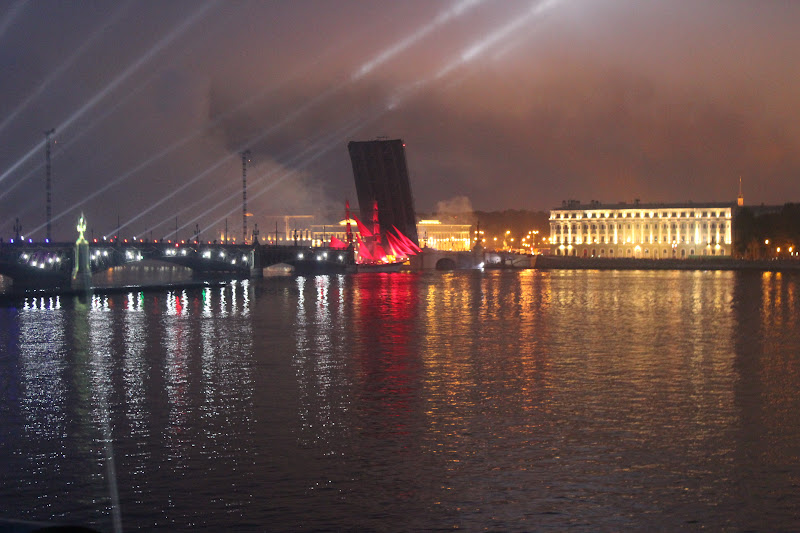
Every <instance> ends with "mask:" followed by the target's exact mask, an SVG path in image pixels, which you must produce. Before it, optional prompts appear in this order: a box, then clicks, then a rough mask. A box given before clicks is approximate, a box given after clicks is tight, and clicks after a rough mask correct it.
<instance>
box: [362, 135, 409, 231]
mask: <svg viewBox="0 0 800 533" xmlns="http://www.w3.org/2000/svg"><path fill="white" fill-rule="evenodd" d="M404 147H405V144H403V141H401V140H399V139H395V140H378V141H361V142H355V141H354V142H351V143H349V144H348V145H347V149H348V151H349V152H350V161H351V163H352V165H353V177H354V178H355V183H356V193H357V194H358V206H359V212H360V216H361V220H362V222H364V223H365V224H367V225H368V226H369V227H371V221H372V213H373V206H374V204H375V202H376V201H377V202H378V220H379V222H380V226H381V230H382V231H383V232H388V231H390V230H391V229H392V226H395V227H397V229H398V230H400V232H401V233H403V234H404V235H405V236H406V237H408V238H409V239H411V240H412V241H414V243H415V244H419V238H418V236H417V228H416V213H415V210H414V198H413V197H412V195H411V183H410V182H409V179H408V167H407V165H406V155H405V148H404Z"/></svg>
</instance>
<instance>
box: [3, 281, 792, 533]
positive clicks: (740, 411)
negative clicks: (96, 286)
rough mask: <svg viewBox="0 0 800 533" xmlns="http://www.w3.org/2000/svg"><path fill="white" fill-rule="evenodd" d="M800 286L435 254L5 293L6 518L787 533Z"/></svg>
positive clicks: (150, 524) (132, 523)
mask: <svg viewBox="0 0 800 533" xmlns="http://www.w3.org/2000/svg"><path fill="white" fill-rule="evenodd" d="M798 283H800V280H798V277H797V276H789V275H786V274H782V275H778V274H760V273H733V272H635V271H629V272H622V271H620V272H601V271H594V272H592V271H572V272H569V271H553V272H539V271H534V270H530V271H524V272H515V271H487V272H449V273H440V272H435V273H417V274H408V273H401V274H364V275H362V274H358V275H341V276H307V277H306V276H297V277H285V278H270V279H268V280H261V281H258V282H238V283H236V284H230V285H226V286H220V287H206V288H198V289H186V290H163V291H147V292H138V291H131V292H128V293H122V294H95V295H94V296H93V297H91V298H90V299H89V300H87V301H86V303H81V301H80V300H77V299H73V298H67V299H64V298H63V297H62V298H54V299H52V300H51V299H49V298H44V299H43V298H41V297H36V298H28V299H27V300H20V301H19V303H18V305H17V306H16V307H13V308H10V307H9V308H3V309H0V347H2V348H3V353H2V357H0V384H2V390H3V399H2V402H3V403H2V409H0V416H2V420H0V422H2V427H3V428H4V430H5V428H8V429H7V430H6V432H5V434H3V436H2V439H3V440H2V441H0V464H3V465H4V468H3V469H0V515H3V516H13V517H20V518H29V519H35V520H42V519H44V520H49V519H52V518H53V517H57V518H62V519H69V520H68V521H77V522H81V523H88V524H90V525H91V524H94V525H96V526H97V527H98V528H100V529H103V530H107V529H110V527H111V526H110V525H111V524H113V521H114V520H113V518H114V517H113V509H114V508H119V509H121V510H122V515H121V518H122V520H121V522H122V524H123V525H125V526H126V527H129V528H131V529H137V528H138V529H172V528H176V529H184V530H189V529H192V528H202V529H224V528H235V529H237V530H239V529H249V530H256V531H257V530H263V529H270V528H272V529H276V530H297V529H304V530H315V529H354V530H385V529H392V528H394V527H396V525H397V524H403V527H405V528H408V529H437V528H444V527H447V528H453V527H460V528H463V529H468V530H473V529H474V530H477V529H487V528H488V529H496V530H504V531H505V530H537V529H548V528H550V529H556V530H559V529H566V528H567V527H575V528H577V529H590V530H594V529H599V530H622V529H634V530H641V529H647V528H648V527H651V526H652V525H653V523H654V521H657V524H658V527H662V528H663V529H667V530H684V529H687V526H688V527H689V528H694V527H697V528H701V527H702V528H706V529H726V528H731V529H758V530H790V529H792V527H793V526H794V524H796V523H797V522H796V519H797V516H796V509H797V508H798V506H800V500H798V495H797V492H796V490H795V489H796V486H797V484H798V481H800V470H799V469H800V466H798V465H800V461H798V459H799V458H798V456H797V452H796V451H795V449H796V442H797V441H798V439H800V414H798V413H800V396H798V395H797V391H798V389H800V361H798V358H799V357H800V356H799V355H798V354H800V301H799V300H800V293H799V292H798ZM109 444H110V446H108V445H109ZM114 473H116V475H117V478H118V483H117V485H118V487H119V501H120V504H119V506H116V505H115V504H114V493H113V490H112V487H113V481H112V477H113V475H114ZM19 509H24V511H22V512H21V513H20V511H19ZM653 517H658V518H657V519H656V518H653ZM73 519H74V520H73Z"/></svg>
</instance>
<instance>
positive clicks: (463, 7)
mask: <svg viewBox="0 0 800 533" xmlns="http://www.w3.org/2000/svg"><path fill="white" fill-rule="evenodd" d="M481 2H483V0H461V1H460V2H456V3H455V4H454V5H453V6H451V7H450V8H449V9H447V10H445V11H442V12H441V13H439V14H438V15H437V16H436V18H434V19H433V20H432V21H431V22H429V23H428V24H425V25H424V26H422V27H421V28H419V29H418V30H417V31H415V32H414V33H412V34H411V35H409V36H408V37H406V38H404V39H402V40H400V41H399V42H397V43H395V44H393V45H392V46H390V47H389V48H387V49H386V50H384V51H383V52H381V53H380V54H378V55H377V56H375V57H374V58H372V59H370V60H369V61H367V62H366V63H364V64H363V65H361V67H360V68H359V69H358V70H357V71H356V72H355V73H354V74H353V76H352V77H353V79H358V78H361V77H363V76H365V75H367V74H368V73H369V72H371V71H372V70H374V69H375V68H376V67H378V66H380V65H382V64H383V63H386V62H387V61H389V60H390V59H391V58H393V57H394V56H396V55H397V54H399V53H401V52H403V51H405V50H406V49H407V48H409V47H411V46H412V45H414V44H415V43H417V42H418V41H420V40H422V39H424V38H425V37H427V36H428V35H430V34H431V33H433V31H434V30H436V29H438V28H439V27H441V26H443V25H444V24H446V23H448V22H450V21H451V20H452V19H454V18H456V17H458V16H460V15H462V14H464V13H465V12H466V11H468V10H470V9H472V8H473V7H475V6H476V5H478V4H480V3H481Z"/></svg>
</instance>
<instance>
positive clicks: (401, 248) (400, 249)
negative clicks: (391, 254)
mask: <svg viewBox="0 0 800 533" xmlns="http://www.w3.org/2000/svg"><path fill="white" fill-rule="evenodd" d="M386 240H388V241H389V245H390V246H391V247H392V249H393V250H394V251H395V255H399V256H409V255H414V254H415V253H416V252H414V251H413V250H410V249H409V248H408V246H406V245H405V244H404V243H403V241H401V240H400V239H399V238H397V237H395V236H394V235H392V234H391V233H387V234H386Z"/></svg>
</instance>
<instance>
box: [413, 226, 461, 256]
mask: <svg viewBox="0 0 800 533" xmlns="http://www.w3.org/2000/svg"><path fill="white" fill-rule="evenodd" d="M471 230H472V226H471V225H470V224H447V223H442V221H440V220H420V221H419V222H417V232H418V235H419V236H420V246H422V247H423V248H424V247H426V246H427V247H428V248H433V249H435V250H443V251H453V252H464V251H468V250H470V249H471V242H472V241H471Z"/></svg>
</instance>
